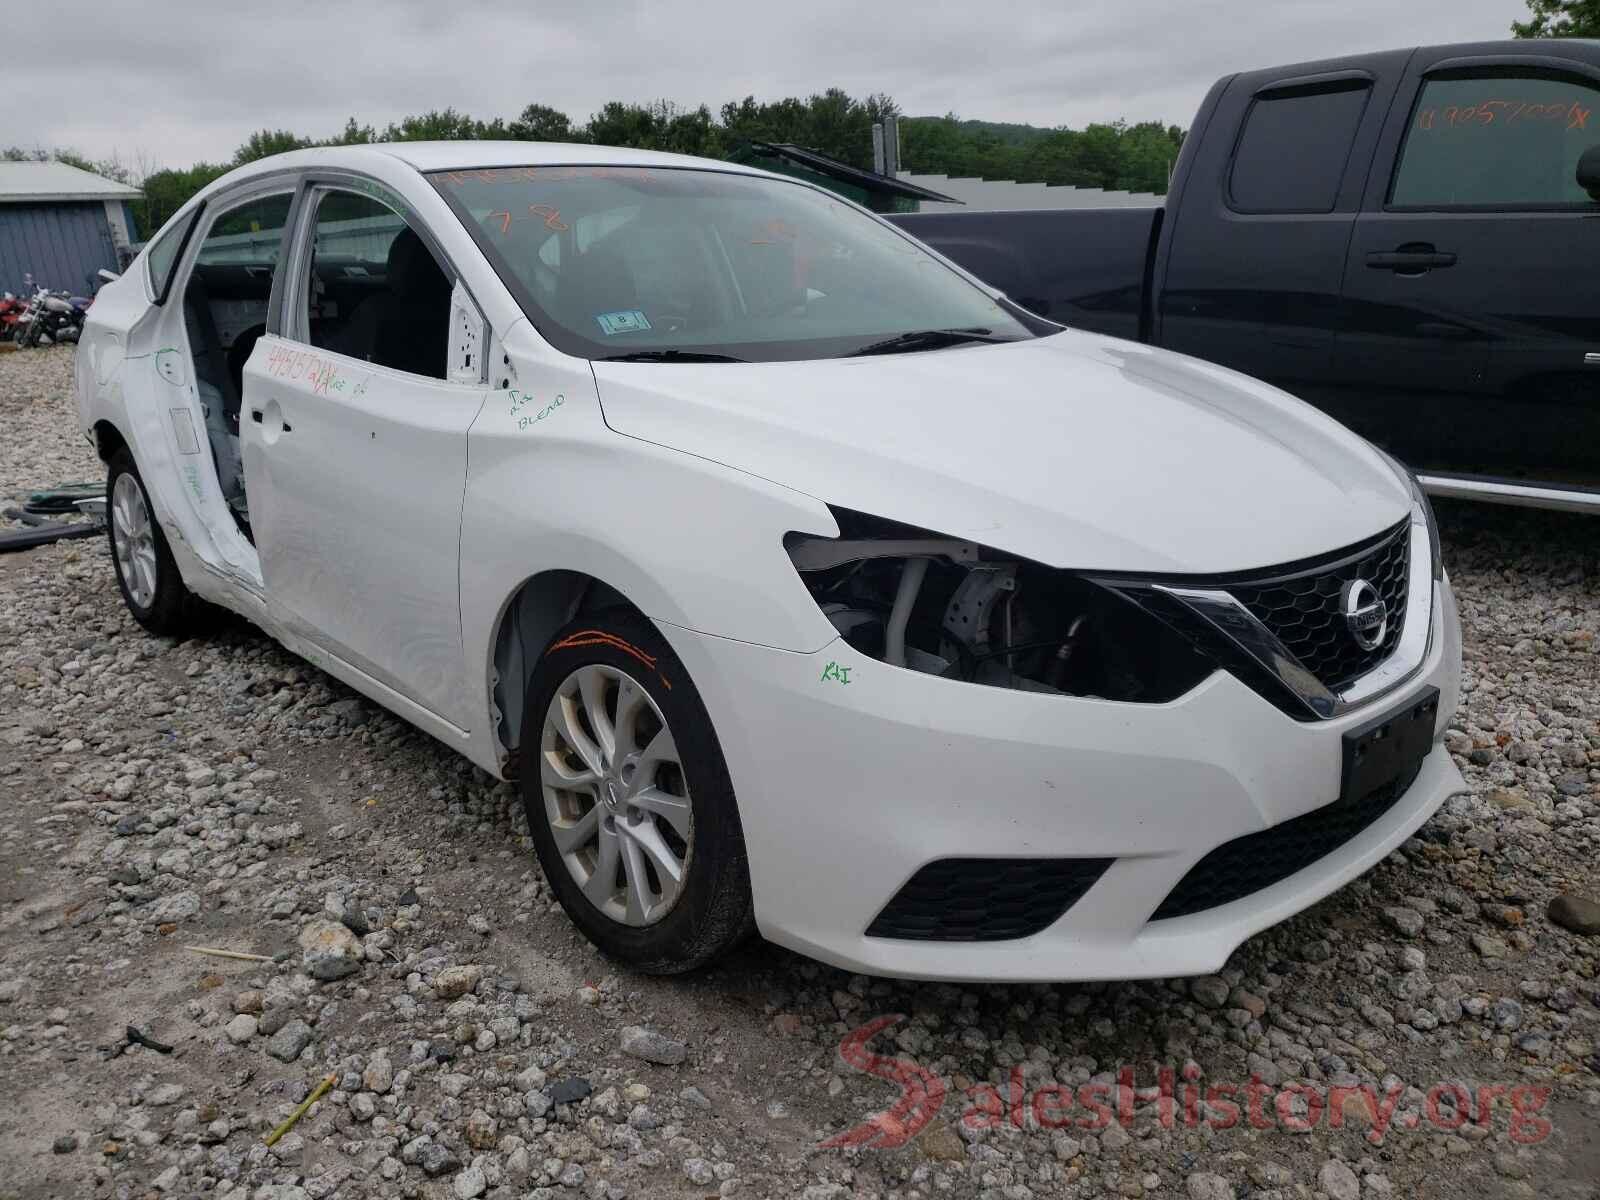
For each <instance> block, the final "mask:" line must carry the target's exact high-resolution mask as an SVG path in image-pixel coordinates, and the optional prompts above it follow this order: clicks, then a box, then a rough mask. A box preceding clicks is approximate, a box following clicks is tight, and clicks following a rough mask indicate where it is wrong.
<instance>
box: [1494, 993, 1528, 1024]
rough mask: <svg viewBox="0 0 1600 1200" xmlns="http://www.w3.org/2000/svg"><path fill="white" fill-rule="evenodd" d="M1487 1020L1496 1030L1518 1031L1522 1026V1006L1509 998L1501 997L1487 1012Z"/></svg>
mask: <svg viewBox="0 0 1600 1200" xmlns="http://www.w3.org/2000/svg"><path fill="white" fill-rule="evenodd" d="M1489 1019H1490V1020H1491V1021H1492V1022H1494V1027H1495V1028H1496V1029H1505V1030H1511V1029H1518V1028H1520V1027H1521V1025H1522V1005H1521V1004H1519V1003H1518V1002H1517V1001H1515V1000H1512V999H1511V998H1510V997H1502V998H1501V999H1499V1000H1496V1001H1495V1002H1494V1007H1493V1008H1491V1009H1490V1010H1489Z"/></svg>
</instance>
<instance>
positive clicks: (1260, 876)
mask: <svg viewBox="0 0 1600 1200" xmlns="http://www.w3.org/2000/svg"><path fill="white" fill-rule="evenodd" d="M1421 769H1422V768H1421V764H1420V763H1419V764H1418V765H1417V769H1416V770H1413V771H1410V772H1408V773H1407V774H1405V775H1403V776H1401V777H1400V778H1398V779H1394V780H1391V781H1390V782H1389V783H1386V784H1384V785H1382V786H1381V787H1378V788H1374V789H1373V790H1372V791H1370V792H1368V793H1367V794H1366V795H1365V796H1362V797H1360V798H1358V799H1356V800H1354V801H1349V802H1344V803H1334V804H1329V805H1325V806H1324V807H1322V808H1318V809H1313V810H1312V811H1311V812H1308V813H1305V814H1303V815H1301V816H1298V817H1294V818H1292V819H1291V820H1288V821H1285V822H1283V824H1281V825H1274V826H1273V827H1272V828H1271V829H1263V830H1261V831H1260V832H1259V833H1251V834H1246V835H1245V836H1244V837H1241V838H1235V839H1234V840H1233V841H1231V842H1224V843H1223V844H1222V845H1220V846H1218V847H1217V848H1216V849H1215V850H1213V851H1212V852H1211V853H1210V854H1208V855H1206V856H1205V857H1204V858H1202V859H1201V860H1200V861H1199V862H1197V863H1196V864H1195V865H1194V866H1193V867H1192V868H1190V870H1189V873H1188V874H1187V875H1185V876H1184V877H1183V878H1182V879H1180V880H1179V881H1178V886H1177V887H1175V888H1173V889H1172V891H1171V892H1170V893H1168V895H1167V898H1166V899H1165V900H1163V901H1162V902H1161V907H1160V908H1158V909H1156V911H1155V915H1154V916H1153V917H1152V918H1151V920H1154V921H1161V920H1165V919H1167V918H1169V917H1186V916H1188V915H1190V914H1191V913H1197V912H1204V911H1205V910H1206V909H1208V908H1216V907H1217V906H1219V905H1222V904H1229V903H1231V902H1232V901H1234V900H1238V899H1241V898H1243V897H1245V896H1248V895H1251V894H1252V893H1254V892H1259V891H1261V890H1262V889H1263V888H1269V887H1271V886H1272V885H1273V884H1275V883H1281V882H1282V881H1283V880H1285V879H1287V878H1289V876H1291V875H1293V874H1294V873H1295V872H1297V871H1303V870H1305V868H1307V867H1309V866H1310V865H1311V864H1312V863H1314V862H1316V861H1317V860H1318V859H1319V858H1323V857H1325V856H1326V855H1329V854H1332V853H1333V852H1334V851H1335V850H1337V849H1338V848H1339V847H1340V846H1342V845H1344V844H1345V843H1346V842H1348V841H1350V839H1351V838H1353V837H1355V836H1356V835H1357V834H1359V833H1360V832H1361V831H1362V830H1364V829H1366V828H1367V827H1368V826H1369V825H1371V824H1372V823H1373V822H1374V821H1376V820H1378V818H1380V817H1381V816H1383V814H1384V813H1386V812H1388V811H1389V810H1390V809H1391V808H1393V807H1394V804H1395V801H1397V800H1399V799H1400V797H1401V796H1402V795H1404V794H1405V791H1406V789H1407V788H1409V787H1410V786H1411V784H1412V783H1413V782H1414V781H1415V780H1416V778H1417V771H1420V770H1421Z"/></svg>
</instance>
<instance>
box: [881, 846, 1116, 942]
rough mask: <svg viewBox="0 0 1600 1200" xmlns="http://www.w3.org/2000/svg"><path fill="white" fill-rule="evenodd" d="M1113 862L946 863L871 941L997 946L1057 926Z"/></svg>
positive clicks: (901, 900) (903, 896)
mask: <svg viewBox="0 0 1600 1200" xmlns="http://www.w3.org/2000/svg"><path fill="white" fill-rule="evenodd" d="M1111 862H1112V860H1111V859H1109V858H1060V859H1043V858H945V859H940V860H939V861H937V862H931V863H929V864H928V865H927V866H925V867H923V868H922V869H921V870H919V871H918V872H917V873H916V874H915V875H913V876H912V877H911V880H910V882H909V883H907V884H906V885H905V886H904V887H902V888H901V889H900V890H899V891H898V892H896V893H895V896H894V899H892V900H890V901H889V903H888V904H886V905H884V907H883V911H882V912H880V913H879V914H878V915H877V916H876V917H875V918H873V921H872V924H871V925H870V926H868V927H867V936H868V937H881V938H908V939H915V940H922V941H943V942H994V941H1002V940H1004V939H1007V938H1021V937H1028V936H1029V935H1031V934H1035V933H1038V932H1039V931H1040V930H1042V929H1045V928H1048V927H1049V926H1050V925H1052V924H1054V923H1055V922H1056V920H1057V919H1059V918H1060V916H1061V914H1062V913H1064V912H1066V911H1067V909H1069V908H1071V907H1072V906H1073V905H1074V904H1076V903H1077V902H1078V901H1079V900H1080V899H1082V898H1083V894H1084V893H1085V892H1087V891H1088V890H1089V889H1090V888H1091V887H1093V886H1094V883H1095V881H1096V880H1097V879H1099V878H1100V876H1101V875H1103V874H1105V870H1106V868H1107V867H1109V866H1110V865H1111Z"/></svg>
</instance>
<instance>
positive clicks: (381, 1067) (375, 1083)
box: [361, 1055, 394, 1096]
mask: <svg viewBox="0 0 1600 1200" xmlns="http://www.w3.org/2000/svg"><path fill="white" fill-rule="evenodd" d="M361 1082H362V1084H363V1085H364V1086H365V1087H366V1089H367V1090H368V1091H369V1092H376V1093H378V1095H380V1096H381V1095H383V1094H384V1093H385V1092H387V1091H388V1090H389V1089H390V1088H391V1087H392V1086H393V1085H394V1064H392V1063H391V1062H390V1061H389V1060H388V1059H387V1058H384V1057H383V1056H382V1055H379V1056H378V1057H377V1058H375V1059H373V1060H372V1061H371V1062H370V1063H368V1064H367V1069H366V1070H365V1071H363V1072H362V1074H361Z"/></svg>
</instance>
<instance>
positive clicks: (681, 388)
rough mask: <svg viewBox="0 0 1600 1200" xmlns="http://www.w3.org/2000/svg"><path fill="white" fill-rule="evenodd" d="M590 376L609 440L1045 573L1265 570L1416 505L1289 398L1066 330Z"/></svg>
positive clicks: (1330, 424) (1365, 453)
mask: <svg viewBox="0 0 1600 1200" xmlns="http://www.w3.org/2000/svg"><path fill="white" fill-rule="evenodd" d="M594 369H595V377H596V381H597V383H598V385H599V390H600V402H601V407H602V409H603V410H604V413H605V419H606V423H607V424H608V425H609V426H610V427H611V428H612V429H614V430H615V431H617V432H618V433H622V434H626V435H628V436H631V437H637V438H642V439H645V440H647V441H650V442H655V443H657V444H659V445H662V446H668V447H671V448H673V449H676V450H681V451H684V452H686V453H689V454H694V455H699V456H702V457H705V458H708V459H713V460H715V461H717V462H719V463H723V464H725V465H727V466H730V467H734V468H737V469H739V470H742V471H747V472H750V473H752V474H755V475H759V476H762V477H763V478H766V479H769V480H772V481H773V482H775V483H780V484H783V485H785V486H787V487H790V488H794V489H796V490H798V491H801V492H805V493H807V494H809V495H811V496H814V497H816V498H817V499H819V500H822V501H825V502H826V503H828V504H833V505H841V506H843V507H845V508H851V509H855V510H857V511H860V512H866V513H872V514H874V515H876V516H880V517H887V518H890V519H893V520H896V521H901V522H905V523H906V524H910V525H917V526H920V527H922V528H924V529H930V530H933V531H936V532H938V533H943V534H947V535H950V536H953V537H959V538H964V539H969V540H971V541H975V542H979V543H982V544H984V545H988V546H993V547H995V548H997V549H1002V550H1005V551H1006V552H1007V553H1010V554H1016V555H1019V556H1021V557H1024V558H1029V559H1032V560H1034V561H1036V562H1040V563H1044V564H1047V565H1050V566H1057V567H1076V568H1088V569H1100V570H1107V571H1128V572H1169V573H1185V574H1188V573H1199V574H1211V573H1218V572H1225V571H1237V570H1245V569H1250V568H1254V567H1262V566H1269V565H1274V564H1278V563H1286V562H1291V561H1294V560H1296V559H1301V558H1306V557H1309V556H1311V555H1314V554H1320V553H1322V552H1325V551H1329V550H1334V549H1338V548H1340V547H1343V546H1346V545H1349V544H1351V543H1353V542H1356V541H1359V540H1361V539H1362V538H1365V537H1368V536H1370V535H1371V534H1374V533H1376V532H1378V531H1380V530H1382V529H1384V528H1387V527H1388V526H1390V525H1392V524H1394V523H1395V522H1396V521H1398V520H1400V519H1401V518H1402V517H1403V516H1404V515H1405V513H1406V512H1407V511H1408V509H1409V505H1410V496H1409V492H1408V490H1407V488H1406V487H1405V485H1404V484H1403V483H1402V482H1401V481H1400V480H1399V479H1398V478H1397V477H1396V476H1395V473H1394V471H1393V470H1392V469H1391V468H1390V467H1389V466H1388V464H1387V463H1386V462H1385V461H1384V460H1383V459H1382V458H1381V457H1380V456H1379V455H1378V454H1377V452H1376V451H1374V450H1373V449H1372V447H1370V446H1369V445H1368V444H1367V443H1366V442H1365V441H1363V440H1362V439H1360V438H1358V437H1357V436H1356V435H1355V434H1353V433H1351V432H1350V431H1349V430H1347V429H1345V428H1344V427H1343V426H1341V425H1339V424H1337V423H1336V422H1334V421H1333V420H1331V419H1329V418H1328V417H1326V416H1324V415H1322V414H1321V413H1319V412H1317V411H1316V410H1315V409H1313V408H1311V407H1310V406H1308V405H1306V404H1303V403H1301V402H1300V401H1298V400H1296V399H1294V398H1293V397H1291V396H1289V395H1287V394H1285V393H1283V392H1280V391H1278V390H1276V389H1275V388H1272V387H1269V386H1267V385H1266V384H1263V383H1260V382H1257V381H1256V380H1253V379H1250V378H1248V377H1247V376H1244V375H1240V374H1238V373H1236V372H1233V371H1229V370H1226V369H1224V368H1222V367H1218V366H1215V365H1213V364H1210V363H1205V362H1201V361H1200V360H1198V359H1192V358H1187V357H1184V356H1183V355H1178V354H1173V353H1170V352H1167V351H1163V350H1157V349H1155V348H1153V347H1149V346H1143V345H1139V344H1137V343H1133V342H1124V341H1118V340H1116V339H1112V338H1103V337H1098V336H1093V335H1088V334H1082V333H1078V332H1075V331H1067V332H1064V333H1059V334H1056V335H1053V336H1051V337H1047V338H1039V339H1036V340H1032V341H1027V342H1015V343H1008V344H1002V345H974V346H962V347H953V348H950V349H945V350H936V351H927V352H922V353H913V354H899V355H881V356H878V355H874V356H869V357H864V358H842V359H824V360H819V361H811V362H787V363H748V364H743V363H706V364H696V363H604V362H597V363H595V364H594Z"/></svg>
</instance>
